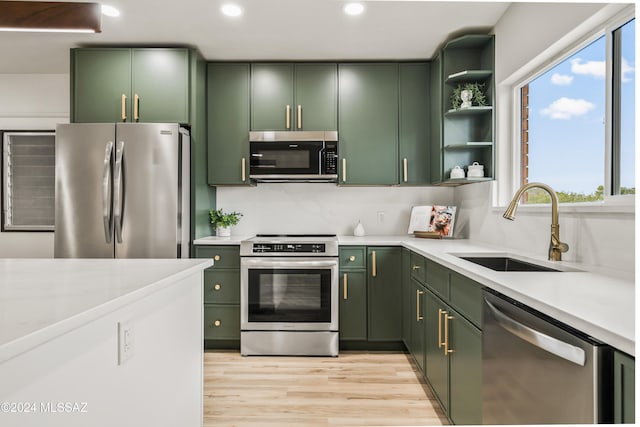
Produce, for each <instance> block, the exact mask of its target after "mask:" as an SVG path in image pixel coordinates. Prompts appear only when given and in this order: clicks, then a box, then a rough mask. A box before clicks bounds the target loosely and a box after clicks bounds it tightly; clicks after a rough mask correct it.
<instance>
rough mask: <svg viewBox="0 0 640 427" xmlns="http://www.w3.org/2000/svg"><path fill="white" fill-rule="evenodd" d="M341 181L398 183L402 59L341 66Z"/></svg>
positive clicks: (339, 88) (339, 107)
mask: <svg viewBox="0 0 640 427" xmlns="http://www.w3.org/2000/svg"><path fill="white" fill-rule="evenodd" d="M338 82H339V85H338V128H339V132H340V153H339V156H340V164H339V169H340V173H339V176H340V177H339V183H340V184H343V185H391V184H397V183H398V64H396V63H366V64H339V65H338Z"/></svg>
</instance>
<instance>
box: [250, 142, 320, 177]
mask: <svg viewBox="0 0 640 427" xmlns="http://www.w3.org/2000/svg"><path fill="white" fill-rule="evenodd" d="M250 147H251V161H250V170H249V176H250V177H251V178H252V179H256V180H264V179H278V178H280V179H287V178H304V177H309V178H314V177H317V176H318V175H320V174H321V167H320V164H321V160H322V152H323V150H324V142H323V141H301V142H251V143H250Z"/></svg>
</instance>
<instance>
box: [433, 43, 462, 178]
mask: <svg viewBox="0 0 640 427" xmlns="http://www.w3.org/2000/svg"><path fill="white" fill-rule="evenodd" d="M443 80H444V79H443V78H442V59H441V55H438V56H436V57H435V58H434V59H433V60H432V61H431V73H430V76H429V81H430V84H429V89H430V97H429V113H430V114H429V117H430V118H431V125H430V126H429V138H430V141H429V142H430V144H429V145H430V152H429V159H430V161H429V169H430V175H431V183H432V184H439V183H440V182H442V178H443V177H442V175H443V152H442V109H443V107H442V86H443V84H444V83H443ZM447 102H449V101H448V100H447ZM460 166H462V165H460Z"/></svg>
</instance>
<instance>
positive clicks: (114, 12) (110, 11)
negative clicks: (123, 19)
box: [102, 4, 120, 18]
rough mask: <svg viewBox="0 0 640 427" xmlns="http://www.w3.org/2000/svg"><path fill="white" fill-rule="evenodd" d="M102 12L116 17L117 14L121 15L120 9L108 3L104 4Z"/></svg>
mask: <svg viewBox="0 0 640 427" xmlns="http://www.w3.org/2000/svg"><path fill="white" fill-rule="evenodd" d="M102 14H103V15H104V16H110V17H112V18H115V17H116V16H120V11H119V10H118V9H116V8H115V7H113V6H109V5H108V4H103V5H102Z"/></svg>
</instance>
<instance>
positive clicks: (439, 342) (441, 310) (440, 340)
mask: <svg viewBox="0 0 640 427" xmlns="http://www.w3.org/2000/svg"><path fill="white" fill-rule="evenodd" d="M443 312H445V311H444V310H443V309H441V308H439V309H438V348H442V344H443V342H442V313H443Z"/></svg>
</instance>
